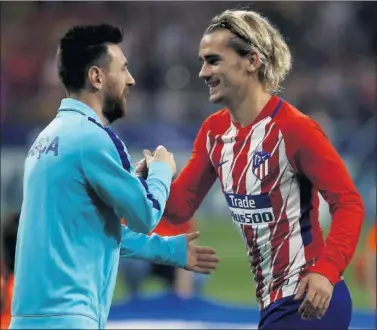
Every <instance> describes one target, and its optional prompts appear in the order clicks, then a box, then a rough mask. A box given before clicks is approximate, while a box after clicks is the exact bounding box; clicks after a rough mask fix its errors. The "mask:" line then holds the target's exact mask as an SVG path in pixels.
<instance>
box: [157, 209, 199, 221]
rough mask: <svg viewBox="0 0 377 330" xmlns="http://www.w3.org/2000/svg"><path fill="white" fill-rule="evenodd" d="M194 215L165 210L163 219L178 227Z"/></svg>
mask: <svg viewBox="0 0 377 330" xmlns="http://www.w3.org/2000/svg"><path fill="white" fill-rule="evenodd" d="M193 215H194V214H191V213H190V212H171V211H170V210H169V209H166V210H165V213H164V217H166V219H167V220H168V221H169V222H170V223H171V224H173V225H180V224H182V223H185V222H187V221H189V220H190V219H191V218H192V217H193Z"/></svg>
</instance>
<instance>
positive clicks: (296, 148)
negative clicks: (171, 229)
mask: <svg viewBox="0 0 377 330" xmlns="http://www.w3.org/2000/svg"><path fill="white" fill-rule="evenodd" d="M216 178H218V179H219V180H220V183H221V187H222V191H223V193H224V195H225V200H226V202H227V204H228V207H229V210H230V215H231V218H232V220H233V222H234V224H235V226H236V227H237V228H238V230H239V232H240V233H241V235H242V238H243V240H244V242H245V246H246V249H247V253H248V256H249V258H250V264H251V269H252V272H253V274H254V279H255V281H256V296H257V298H258V300H259V301H260V303H261V307H262V308H263V307H266V306H268V305H269V304H270V303H272V302H274V301H276V300H277V299H280V298H283V297H287V296H291V295H294V294H295V293H296V290H297V287H298V283H299V280H300V278H301V276H302V275H304V274H305V273H306V272H307V271H309V270H310V271H315V272H318V273H321V274H323V275H325V276H326V277H328V278H329V279H330V281H332V282H333V283H336V282H337V281H339V279H340V276H341V274H342V272H343V271H344V269H345V267H346V266H347V264H348V262H349V260H350V258H351V256H352V254H353V252H354V250H355V247H356V244H357V240H358V237H359V233H360V229H361V223H362V220H363V206H362V202H361V199H360V196H359V194H358V193H357V191H356V189H355V187H354V185H353V183H352V181H351V179H350V177H349V174H348V173H347V170H346V168H345V166H344V165H343V162H342V160H341V159H340V157H339V155H338V154H337V152H336V151H335V149H334V148H333V147H332V146H331V144H330V142H329V141H328V140H327V138H326V136H325V135H324V133H323V132H322V130H321V129H320V128H319V126H318V125H317V124H316V123H315V122H314V121H312V120H311V119H310V118H309V117H307V116H305V115H303V114H302V113H300V112H299V111H298V110H297V109H295V108H294V107H293V106H291V105H289V104H288V103H287V102H285V101H283V100H282V99H280V98H278V97H276V96H272V97H271V99H270V100H269V102H268V103H267V105H266V106H265V108H264V109H263V110H262V111H261V113H260V114H259V115H258V117H257V118H256V119H255V121H254V122H253V123H251V124H250V125H248V126H247V127H241V126H240V125H239V124H237V123H235V122H233V121H232V120H231V116H230V113H229V111H228V110H227V109H224V110H221V111H219V112H217V113H215V114H213V115H212V116H210V117H209V118H207V120H206V121H205V122H204V124H203V126H202V128H201V129H200V131H199V133H198V136H197V139H196V141H195V144H194V150H193V153H192V157H191V159H190V160H189V162H188V164H187V165H186V166H185V168H184V169H183V170H182V172H181V173H180V175H179V176H178V177H177V179H176V180H175V181H174V183H173V185H172V188H171V195H170V197H169V201H168V203H167V206H166V211H165V215H167V216H168V218H170V219H171V220H170V221H172V222H179V221H182V220H186V219H189V218H190V217H191V215H192V214H193V213H194V212H195V211H196V209H197V208H198V206H199V205H200V203H201V201H202V200H203V198H204V197H205V195H206V194H207V192H208V190H209V189H210V188H211V186H212V185H213V183H214V181H215V180H216ZM318 190H319V191H320V192H321V193H322V195H323V197H324V199H325V200H326V201H327V202H328V203H329V205H330V211H331V213H332V215H333V221H334V225H333V229H332V231H331V233H330V236H329V238H328V240H327V244H326V247H325V243H324V239H323V236H322V230H321V228H320V225H319V221H318V206H319V198H318ZM331 235H332V236H331Z"/></svg>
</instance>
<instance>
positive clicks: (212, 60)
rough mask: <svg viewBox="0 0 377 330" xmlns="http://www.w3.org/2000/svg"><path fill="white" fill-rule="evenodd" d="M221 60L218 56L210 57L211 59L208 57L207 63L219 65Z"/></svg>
mask: <svg viewBox="0 0 377 330" xmlns="http://www.w3.org/2000/svg"><path fill="white" fill-rule="evenodd" d="M219 61H220V60H219V59H218V58H210V59H208V61H207V63H208V64H209V65H217V64H218V63H219Z"/></svg>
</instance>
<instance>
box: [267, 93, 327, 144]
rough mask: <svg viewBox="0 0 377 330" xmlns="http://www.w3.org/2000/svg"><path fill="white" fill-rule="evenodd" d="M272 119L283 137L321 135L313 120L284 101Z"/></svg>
mask: <svg viewBox="0 0 377 330" xmlns="http://www.w3.org/2000/svg"><path fill="white" fill-rule="evenodd" d="M274 119H275V122H276V125H277V126H278V128H279V129H280V130H281V132H282V134H283V136H284V137H296V138H298V137H301V138H304V137H305V138H307V137H309V138H310V134H311V133H313V132H317V133H318V132H320V133H323V132H322V129H321V127H320V126H319V124H318V123H317V122H316V121H315V120H313V119H312V118H310V117H309V116H308V115H305V114H304V113H302V112H301V111H300V110H298V109H297V108H296V107H295V106H293V105H292V104H290V103H288V102H287V101H285V100H284V101H283V104H282V107H281V109H280V110H279V112H278V113H277V114H276V117H275V118H274Z"/></svg>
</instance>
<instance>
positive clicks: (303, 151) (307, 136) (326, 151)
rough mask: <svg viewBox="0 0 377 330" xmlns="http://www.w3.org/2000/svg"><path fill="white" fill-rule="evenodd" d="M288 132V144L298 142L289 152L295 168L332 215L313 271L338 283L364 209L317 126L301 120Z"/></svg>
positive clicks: (354, 247)
mask: <svg viewBox="0 0 377 330" xmlns="http://www.w3.org/2000/svg"><path fill="white" fill-rule="evenodd" d="M289 132H290V134H289V135H290V136H289V140H288V141H294V143H296V146H295V147H293V150H291V152H289V153H291V155H290V159H291V160H292V166H293V167H294V168H295V169H296V170H297V171H298V172H299V173H303V174H304V175H305V176H306V177H307V178H308V179H309V180H310V181H311V182H312V184H313V185H314V187H315V188H316V189H318V191H319V192H320V193H321V195H322V196H323V198H324V200H325V201H326V202H327V203H328V204H329V209H330V213H331V216H332V223H331V229H330V232H329V234H328V236H327V239H326V244H325V247H324V249H323V251H322V253H321V255H320V257H319V259H318V262H317V263H316V264H315V266H313V267H312V269H310V271H311V272H314V273H319V274H321V275H324V276H325V277H326V278H327V279H329V280H330V282H331V283H332V284H335V283H336V282H338V281H339V279H340V276H341V275H342V274H343V272H344V270H345V269H346V267H347V266H348V264H349V262H350V260H351V258H352V256H353V254H354V252H355V249H356V245H357V243H358V240H359V236H360V231H361V227H362V222H363V219H364V206H363V203H362V200H361V197H360V195H359V193H358V192H357V190H356V188H355V186H354V184H353V182H352V179H351V177H350V175H349V173H348V171H347V169H346V167H345V165H344V163H343V161H342V159H341V158H340V156H339V154H338V153H337V152H336V150H335V148H334V147H333V146H332V145H331V143H330V141H329V140H328V139H327V137H326V135H325V134H324V132H323V131H322V130H321V128H320V127H319V125H318V124H316V123H315V122H314V121H312V120H310V119H309V118H307V117H302V118H300V120H299V121H298V122H296V123H295V124H294V125H292V127H291V129H290V130H289ZM294 143H292V145H294Z"/></svg>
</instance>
